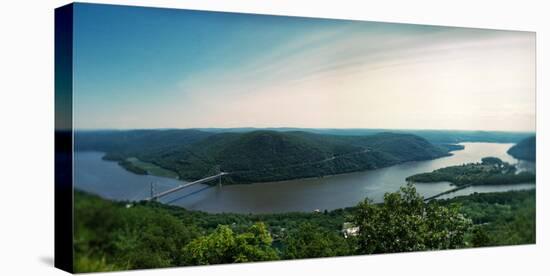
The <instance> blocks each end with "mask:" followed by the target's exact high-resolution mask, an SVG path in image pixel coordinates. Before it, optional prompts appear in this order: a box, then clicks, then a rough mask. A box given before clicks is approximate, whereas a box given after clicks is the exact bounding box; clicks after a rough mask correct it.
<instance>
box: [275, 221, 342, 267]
mask: <svg viewBox="0 0 550 276" xmlns="http://www.w3.org/2000/svg"><path fill="white" fill-rule="evenodd" d="M283 244H284V247H283V258H284V259H302V258H317V257H332V256H343V255H348V254H349V253H350V250H349V246H348V244H347V241H346V240H345V239H344V238H343V237H342V236H341V235H339V234H337V233H334V232H329V231H327V230H325V229H323V228H322V227H319V226H314V225H313V224H311V223H308V222H305V223H302V224H300V225H299V226H298V227H297V228H296V229H295V230H293V231H291V232H290V233H289V234H288V235H287V236H286V237H285V238H284V239H283Z"/></svg>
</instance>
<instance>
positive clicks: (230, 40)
mask: <svg viewBox="0 0 550 276" xmlns="http://www.w3.org/2000/svg"><path fill="white" fill-rule="evenodd" d="M56 112H57V113H56V212H57V213H56V214H57V216H58V217H56V219H58V220H57V221H56V263H57V259H58V258H59V260H60V261H59V262H62V261H64V262H66V265H65V267H62V268H64V269H66V270H69V271H73V272H98V271H115V270H132V269H146V268H164V267H178V266H197V265H214V264H232V263H244V262H264V261H280V260H294V259H305V258H322V257H334V256H352V255H368V254H387V253H396V252H413V251H428V250H430V251H431V250H446V249H462V248H477V247H488V246H501V245H519V244H534V243H535V241H536V233H535V225H536V220H535V212H536V210H535V194H536V169H535V167H536V166H535V164H536V150H535V148H536V146H535V144H536V138H535V134H536V133H535V116H536V112H535V33H533V32H526V31H508V30H489V29H473V28H459V27H445V26H427V25H414V24H396V23H382V22H368V21H351V20H338V19H320V18H305V17H289V16H272V15H258V14H242V13H226V12H211V11H196V10H182V9H161V8H146V7H131V6H116V5H98V4H71V5H68V6H65V7H62V8H59V9H58V10H57V11H56ZM67 145H68V146H67ZM65 198H68V199H67V201H70V202H69V203H65V202H63V201H62V199H65ZM67 204H68V205H67ZM64 206H65V207H64ZM69 222H70V225H69V226H68V227H65V226H64V224H63V223H65V224H67V223H69ZM65 228H68V229H65ZM58 244H59V246H57V245H58ZM64 248H65V249H67V248H68V249H71V252H68V250H66V251H67V252H65V251H64ZM281 265H284V263H281ZM59 266H62V265H61V263H59Z"/></svg>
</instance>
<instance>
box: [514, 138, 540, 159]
mask: <svg viewBox="0 0 550 276" xmlns="http://www.w3.org/2000/svg"><path fill="white" fill-rule="evenodd" d="M508 154H510V155H512V156H513V157H515V158H517V159H521V160H528V161H536V159H537V139H536V137H535V136H531V137H528V138H525V139H523V140H521V141H520V142H519V143H517V144H516V145H514V146H513V147H511V148H510V149H509V150H508Z"/></svg>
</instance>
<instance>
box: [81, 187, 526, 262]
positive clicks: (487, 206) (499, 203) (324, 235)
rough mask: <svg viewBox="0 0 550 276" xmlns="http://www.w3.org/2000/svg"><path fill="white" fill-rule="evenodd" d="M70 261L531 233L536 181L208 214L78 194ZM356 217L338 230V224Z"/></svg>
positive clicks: (213, 257)
mask: <svg viewBox="0 0 550 276" xmlns="http://www.w3.org/2000/svg"><path fill="white" fill-rule="evenodd" d="M74 202H75V237H74V241H75V271H77V272H92V271H111V270H126V269H139V268H155V267H170V266H185V265H199V264H218V263H236V262H251V261H269V260H278V259H300V258H315V257H330V256H346V255H356V254H371V253H389V252H406V251H418V250H437V249H446V248H463V247H472V246H490V245H511V244H525V243H534V242H535V191H534V190H533V191H523V192H506V193H491V194H474V195H471V196H465V197H459V198H454V199H450V200H437V201H432V202H430V203H425V202H423V200H422V198H421V197H419V196H418V195H417V194H416V193H415V191H414V188H413V187H412V186H407V187H404V188H403V189H402V190H401V191H400V192H397V193H389V194H387V195H386V197H385V200H384V202H383V203H381V204H373V203H371V202H369V201H368V200H365V201H364V202H362V203H360V204H359V205H358V206H356V207H353V208H346V209H339V210H334V211H330V212H320V213H283V214H259V215H244V214H208V213H204V212H198V211H188V210H185V209H183V208H179V207H176V206H167V205H163V204H160V203H156V202H141V203H137V204H132V205H127V203H124V202H112V201H108V200H105V199H101V198H99V197H97V196H93V195H89V194H85V193H82V192H76V194H75V201H74ZM344 222H347V224H349V223H351V224H353V225H356V226H359V230H358V235H357V236H354V235H350V236H348V238H344V236H343V235H342V225H343V224H344Z"/></svg>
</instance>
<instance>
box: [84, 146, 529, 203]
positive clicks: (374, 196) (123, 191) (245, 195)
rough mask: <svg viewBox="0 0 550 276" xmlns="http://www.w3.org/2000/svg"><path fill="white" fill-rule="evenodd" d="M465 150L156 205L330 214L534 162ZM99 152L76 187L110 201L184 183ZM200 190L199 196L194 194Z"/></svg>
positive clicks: (487, 149) (87, 156)
mask: <svg viewBox="0 0 550 276" xmlns="http://www.w3.org/2000/svg"><path fill="white" fill-rule="evenodd" d="M461 144H462V145H464V147H465V148H464V150H460V151H454V152H453V155H452V156H447V157H443V158H438V159H434V160H428V161H418V162H407V163H403V164H399V165H395V166H391V167H386V168H382V169H376V170H370V171H363V172H356V173H349V174H342V175H334V176H329V177H324V178H311V179H297V180H289V181H282V182H270V183H257V184H244V185H227V186H222V187H212V188H208V186H206V185H202V184H198V185H195V186H192V187H190V188H187V189H184V190H182V191H179V192H176V193H174V194H171V195H169V196H166V197H165V198H163V199H162V200H161V201H162V202H165V203H170V204H174V205H178V206H182V207H185V208H188V209H193V210H202V211H206V212H212V213H221V212H235V213H277V212H289V211H313V210H315V209H319V210H325V209H327V210H333V209H337V208H342V207H349V206H353V205H355V204H357V203H358V202H359V201H361V200H363V199H364V198H366V197H368V198H369V199H371V200H373V201H374V202H380V201H382V200H383V197H384V194H385V193H387V192H394V191H397V190H398V189H399V187H400V186H402V185H405V184H406V182H405V178H406V177H408V176H410V175H413V174H417V173H422V172H430V171H433V170H435V169H439V168H442V167H447V166H453V165H460V164H464V163H470V162H479V161H480V160H481V158H483V157H487V156H494V157H498V158H500V159H502V160H503V161H506V162H510V163H512V164H518V167H519V168H520V169H525V170H534V167H535V165H534V163H532V162H525V161H518V160H516V159H514V158H513V157H512V156H510V155H508V154H507V153H506V151H507V150H508V149H509V148H510V147H511V146H512V145H513V144H500V143H461ZM103 155H104V153H101V152H76V153H75V163H74V166H75V186H76V188H77V189H81V190H85V191H88V192H91V193H94V194H98V195H100V196H102V197H105V198H109V199H114V200H140V199H144V198H146V197H148V196H149V195H150V186H151V185H150V183H155V185H154V186H155V192H160V191H163V190H166V189H169V188H172V187H176V186H177V185H180V184H182V183H184V182H183V181H180V180H176V179H172V178H165V177H157V176H152V175H137V174H133V173H131V172H128V171H126V170H125V169H123V168H122V167H120V166H119V165H118V164H117V163H116V162H112V161H105V160H102V159H101V158H102V156H103ZM416 188H417V191H418V192H419V193H420V194H421V195H423V196H425V197H429V196H433V195H435V194H438V193H441V192H444V191H446V190H449V189H451V188H452V186H451V185H450V184H449V183H446V182H441V183H423V184H420V183H419V184H416ZM532 188H535V184H516V185H505V186H500V185H498V186H494V185H493V186H473V187H469V188H467V189H464V190H460V191H457V192H455V193H451V194H446V195H444V196H443V197H445V198H449V197H454V196H459V195H467V194H471V193H474V192H492V191H506V190H522V189H532ZM199 190H202V191H200V192H197V191H199Z"/></svg>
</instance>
